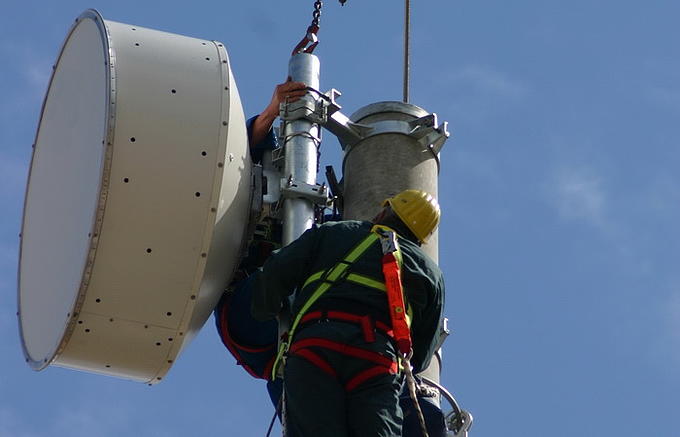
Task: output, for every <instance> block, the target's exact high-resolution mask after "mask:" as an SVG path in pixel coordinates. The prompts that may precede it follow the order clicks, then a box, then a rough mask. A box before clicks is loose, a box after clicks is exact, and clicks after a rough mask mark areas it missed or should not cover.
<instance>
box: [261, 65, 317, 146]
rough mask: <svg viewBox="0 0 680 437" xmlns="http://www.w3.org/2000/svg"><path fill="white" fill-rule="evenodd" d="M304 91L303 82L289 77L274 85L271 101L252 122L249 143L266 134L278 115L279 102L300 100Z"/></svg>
mask: <svg viewBox="0 0 680 437" xmlns="http://www.w3.org/2000/svg"><path fill="white" fill-rule="evenodd" d="M306 93H307V85H305V84H304V83H303V82H293V80H292V79H291V78H290V77H289V78H288V80H286V81H285V82H284V83H282V84H279V85H276V88H274V94H273V95H272V100H271V102H269V105H267V107H266V108H265V109H264V111H262V113H261V114H260V115H259V116H258V117H257V119H255V122H254V123H253V127H252V134H251V138H249V141H250V145H251V146H255V145H256V144H258V143H259V142H260V141H262V140H263V139H264V138H265V137H266V136H267V132H269V129H271V128H272V124H274V120H276V117H278V116H279V105H280V104H281V103H283V102H285V101H286V99H288V101H289V102H294V101H296V100H300V98H301V97H302V96H304V95H305V94H306Z"/></svg>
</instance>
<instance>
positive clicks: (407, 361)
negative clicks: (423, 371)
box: [402, 351, 429, 437]
mask: <svg viewBox="0 0 680 437" xmlns="http://www.w3.org/2000/svg"><path fill="white" fill-rule="evenodd" d="M411 355H413V351H411V353H409V355H408V356H407V357H404V358H402V364H403V366H404V373H406V385H407V386H408V393H409V395H410V396H411V400H412V401H413V405H414V406H415V407H416V412H417V413H418V421H419V422H420V431H421V432H422V433H423V437H429V434H428V433H427V425H426V424H425V416H423V410H421V409H420V403H419V402H418V394H417V393H416V379H415V378H414V377H413V371H412V370H411Z"/></svg>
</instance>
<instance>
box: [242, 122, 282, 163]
mask: <svg viewBox="0 0 680 437" xmlns="http://www.w3.org/2000/svg"><path fill="white" fill-rule="evenodd" d="M257 117H259V114H258V115H256V116H254V117H251V118H249V119H248V121H246V128H247V129H248V141H250V138H252V136H253V123H254V122H255V120H256V119H257ZM278 147H279V143H278V141H277V140H276V135H274V129H269V133H267V136H266V137H264V140H262V141H260V142H259V143H257V144H251V145H250V157H251V158H252V160H253V162H254V163H255V164H259V163H261V162H262V156H263V155H264V152H265V150H274V149H276V148H278Z"/></svg>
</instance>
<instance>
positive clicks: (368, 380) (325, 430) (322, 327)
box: [284, 321, 402, 437]
mask: <svg viewBox="0 0 680 437" xmlns="http://www.w3.org/2000/svg"><path fill="white" fill-rule="evenodd" d="M311 339H323V340H326V341H330V342H332V343H333V344H344V345H347V346H349V347H350V348H359V349H362V350H365V351H370V353H372V354H380V355H381V356H382V357H384V358H388V359H389V360H390V361H394V360H395V359H396V351H395V348H394V345H393V344H392V342H391V341H390V339H389V338H388V337H387V336H386V335H383V334H381V333H380V332H377V331H376V334H375V339H374V340H373V341H367V338H366V335H365V333H364V329H362V328H361V327H360V326H359V325H356V324H352V323H346V322H338V321H322V322H311V323H309V324H307V325H305V326H303V327H302V328H301V329H300V330H299V331H298V333H297V334H296V336H295V341H294V342H293V344H292V345H291V351H293V352H291V353H290V354H289V356H288V358H287V360H286V366H285V370H284V372H285V373H284V381H285V382H284V387H285V388H284V390H285V402H286V430H287V436H288V437H321V436H323V437H367V436H370V437H398V436H401V424H402V412H401V408H400V406H399V393H400V391H401V384H402V378H401V376H400V375H399V374H394V373H386V372H376V374H375V375H374V374H373V373H370V372H369V374H367V375H366V376H368V377H362V378H361V379H360V381H361V382H360V383H357V379H356V376H357V375H359V374H361V372H364V371H366V370H368V369H371V368H375V367H376V363H375V362H371V361H370V360H365V359H361V358H357V357H355V356H351V355H348V354H347V353H346V351H345V352H342V351H337V350H332V349H329V348H326V347H320V346H310V347H306V348H305V349H304V350H298V351H294V349H295V344H296V343H297V342H301V343H299V344H303V343H305V342H304V340H306V343H307V344H308V343H309V341H310V340H311ZM353 350H356V349H353ZM310 357H312V359H311V360H310ZM319 362H321V365H319ZM324 363H325V364H324ZM370 375H373V376H370Z"/></svg>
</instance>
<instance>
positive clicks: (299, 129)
mask: <svg viewBox="0 0 680 437" xmlns="http://www.w3.org/2000/svg"><path fill="white" fill-rule="evenodd" d="M319 71H320V63H319V58H317V57H316V56H314V55H311V54H307V53H300V54H297V55H293V56H292V57H291V58H290V62H289V63H288V75H289V76H290V77H291V78H292V79H293V80H294V81H297V82H304V83H305V84H306V85H307V86H309V87H311V88H314V89H319ZM315 98H316V96H315V95H313V94H311V93H310V94H307V95H306V96H305V97H303V99H310V100H314V99H315ZM319 129H320V128H319V126H318V125H316V124H314V123H312V122H311V121H308V120H305V119H298V120H293V121H289V122H287V123H286V125H285V129H284V132H283V136H284V138H285V144H284V147H285V153H286V157H285V164H284V173H285V177H286V178H288V180H289V181H291V182H292V183H294V182H296V181H297V182H304V183H306V184H315V183H316V173H317V167H318V145H319V144H318V141H319V140H320V138H321V137H320V131H319ZM313 223H314V205H313V204H312V202H311V201H309V200H306V199H301V198H288V199H286V200H285V201H284V204H283V244H284V245H287V244H289V243H291V242H292V241H293V240H295V239H296V238H297V237H299V236H300V235H302V233H303V232H304V231H306V230H307V229H309V228H311V227H312V224H313Z"/></svg>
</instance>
